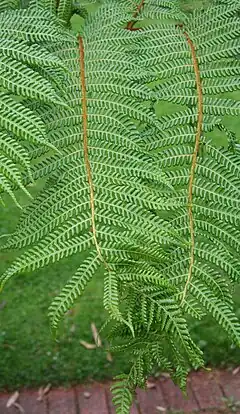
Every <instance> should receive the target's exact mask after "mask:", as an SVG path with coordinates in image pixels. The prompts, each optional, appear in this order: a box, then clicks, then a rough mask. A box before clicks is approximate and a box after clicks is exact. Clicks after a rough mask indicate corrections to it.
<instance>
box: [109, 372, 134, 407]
mask: <svg viewBox="0 0 240 414" xmlns="http://www.w3.org/2000/svg"><path fill="white" fill-rule="evenodd" d="M116 379H117V382H116V384H114V385H113V386H112V388H111V391H112V394H113V402H114V405H115V406H116V414H129V412H130V408H131V405H132V401H133V392H132V391H131V389H129V388H130V387H129V382H128V376H127V375H121V376H118V377H117V378H116Z"/></svg>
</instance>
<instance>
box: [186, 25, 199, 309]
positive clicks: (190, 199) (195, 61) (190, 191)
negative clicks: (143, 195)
mask: <svg viewBox="0 0 240 414" xmlns="http://www.w3.org/2000/svg"><path fill="white" fill-rule="evenodd" d="M184 36H185V37H186V39H187V42H188V44H189V47H190V49H191V54H192V61H193V67H194V72H195V77H196V86H197V96H198V119H197V131H196V138H195V147H194V152H193V155H192V165H191V171H190V179H189V186H188V216H189V228H190V235H191V251H190V264H189V272H188V278H187V281H186V284H185V287H184V290H183V295H182V300H181V305H182V304H183V302H184V300H185V297H186V295H187V290H188V286H189V284H190V282H191V280H192V274H193V266H194V261H195V257H194V251H195V231H194V216H193V185H194V178H195V171H196V166H197V157H198V152H199V146H200V139H201V135H202V126H203V91H202V82H201V76H200V70H199V65H198V59H197V55H196V50H195V47H194V44H193V41H192V40H191V38H190V37H189V35H188V33H186V32H184Z"/></svg>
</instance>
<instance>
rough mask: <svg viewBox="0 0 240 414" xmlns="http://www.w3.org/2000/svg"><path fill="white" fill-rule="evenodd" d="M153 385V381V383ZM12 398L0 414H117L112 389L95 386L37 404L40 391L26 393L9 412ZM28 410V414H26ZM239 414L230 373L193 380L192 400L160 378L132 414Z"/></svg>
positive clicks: (238, 381)
mask: <svg viewBox="0 0 240 414" xmlns="http://www.w3.org/2000/svg"><path fill="white" fill-rule="evenodd" d="M151 384H152V381H151ZM9 397H10V395H8V394H0V414H19V413H21V412H22V413H24V414H113V413H115V410H114V408H113V406H112V402H111V395H110V392H109V386H108V385H106V384H103V385H101V384H93V385H89V386H85V385H83V386H78V387H74V388H71V389H62V388H60V389H55V390H50V391H49V393H48V394H47V395H46V396H45V397H44V400H43V401H41V402H39V401H37V398H38V392H37V391H22V392H20V397H19V399H18V400H17V402H18V404H20V407H18V408H17V407H14V406H12V407H10V408H6V403H7V401H8V399H9ZM23 410H24V411H23ZM169 412H171V413H173V412H175V413H176V412H180V413H196V412H197V413H205V414H206V413H211V414H218V413H224V414H225V413H227V414H230V413H238V414H240V373H238V374H237V375H233V374H232V373H231V372H226V371H213V372H203V371H199V372H195V373H192V374H191V375H190V376H189V380H188V398H186V399H185V398H184V397H183V395H182V394H181V392H180V390H179V389H178V388H177V387H176V386H175V385H174V384H173V382H172V381H171V380H170V379H168V378H164V377H160V378H159V379H157V380H156V381H155V382H154V387H153V388H150V389H148V390H147V391H143V390H138V391H137V400H136V402H135V403H134V405H133V407H132V410H131V414H158V413H163V414H164V413H169Z"/></svg>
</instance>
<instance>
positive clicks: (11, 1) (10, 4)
mask: <svg viewBox="0 0 240 414" xmlns="http://www.w3.org/2000/svg"><path fill="white" fill-rule="evenodd" d="M18 6H19V0H2V1H1V4H0V13H1V12H3V11H5V10H9V9H10V10H11V9H16V8H17V7H18Z"/></svg>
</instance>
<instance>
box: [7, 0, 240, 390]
mask: <svg viewBox="0 0 240 414" xmlns="http://www.w3.org/2000/svg"><path fill="white" fill-rule="evenodd" d="M188 3H189V5H190V6H191V5H192V3H193V2H192V1H189V2H188ZM202 3H203V2H202ZM234 95H235V97H236V98H237V97H239V95H238V94H234ZM175 107H176V106H175V105H167V104H161V105H158V107H157V113H158V114H163V113H167V112H169V111H172V110H173V109H175ZM226 122H227V123H228V124H229V125H231V128H232V129H234V130H235V131H236V132H239V131H240V120H237V119H236V118H235V119H234V120H232V119H227V120H226ZM211 135H212V137H213V138H214V140H215V142H216V143H218V144H221V145H222V143H223V142H224V139H223V135H221V134H219V133H212V134H211ZM238 136H239V134H238ZM38 187H39V185H38V186H36V188H33V189H32V191H33V192H34V191H37V189H38ZM20 197H21V196H20ZM22 201H23V202H25V199H24V198H22ZM18 217H19V210H18V209H17V208H16V207H15V206H13V205H12V203H11V202H10V201H9V200H7V203H6V207H2V206H1V211H0V231H1V233H6V232H11V231H13V230H14V227H15V225H16V223H17V220H18ZM13 256H14V253H2V254H1V255H0V259H1V261H0V271H1V272H2V270H4V269H5V268H6V266H7V265H8V264H9V263H10V262H11V260H12V259H13ZM80 261H81V257H78V258H74V259H71V258H70V259H68V260H64V261H62V262H61V263H60V264H58V265H54V266H50V267H48V268H45V269H44V270H41V271H37V272H35V273H32V274H25V275H22V276H19V277H16V278H14V279H12V280H10V281H9V283H8V284H7V286H6V287H5V290H4V291H3V293H2V294H1V296H0V388H1V389H3V388H6V387H7V388H9V389H16V388H18V387H20V386H38V385H42V384H46V383H49V382H50V383H51V384H53V385H54V384H56V385H57V384H67V383H70V382H71V383H74V382H80V381H84V380H87V379H89V378H94V379H104V378H108V377H112V376H113V375H115V374H116V373H119V372H122V371H123V370H124V369H127V366H128V361H127V358H126V357H125V358H124V355H123V356H119V355H113V362H109V361H108V360H107V344H106V342H105V341H104V337H103V338H102V339H103V344H104V347H103V348H99V349H94V350H87V349H85V348H84V347H82V346H81V344H80V340H85V341H87V342H93V339H92V334H91V329H90V324H91V322H95V324H96V326H97V327H98V328H100V327H101V325H102V323H103V321H104V320H105V311H104V309H103V306H102V303H101V296H102V274H101V273H100V274H99V275H98V276H97V277H96V278H95V279H94V280H93V282H92V283H91V284H90V285H89V286H88V288H87V290H86V292H85V295H84V296H83V297H82V298H81V299H80V300H79V301H78V302H77V303H76V305H75V306H74V308H73V309H72V310H71V311H70V312H69V313H68V314H67V315H66V317H65V319H64V321H63V322H62V324H61V327H60V332H59V336H58V340H57V341H56V340H55V339H54V338H53V336H52V335H51V332H50V328H49V324H48V318H47V310H48V306H49V304H50V303H51V300H52V298H53V297H54V296H55V295H56V294H57V293H58V292H59V290H60V289H61V288H62V287H63V286H64V284H65V282H66V281H67V280H68V279H69V278H70V277H71V275H72V274H73V272H74V270H75V268H76V267H77V266H78V264H79V262H80ZM235 299H236V310H237V313H238V316H239V317H240V289H238V290H237V291H236V293H235ZM191 331H192V335H193V339H194V340H195V341H196V342H197V343H198V344H199V345H200V346H201V347H202V349H203V350H204V352H205V357H206V362H207V363H208V364H211V365H218V366H221V365H226V364H233V365H239V364H240V353H239V349H236V348H235V347H234V346H231V343H229V342H228V340H227V337H226V335H225V334H224V332H223V331H222V330H221V329H220V328H218V327H217V326H216V324H213V323H212V320H211V318H206V319H204V320H203V321H201V322H194V323H193V324H192V326H191Z"/></svg>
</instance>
